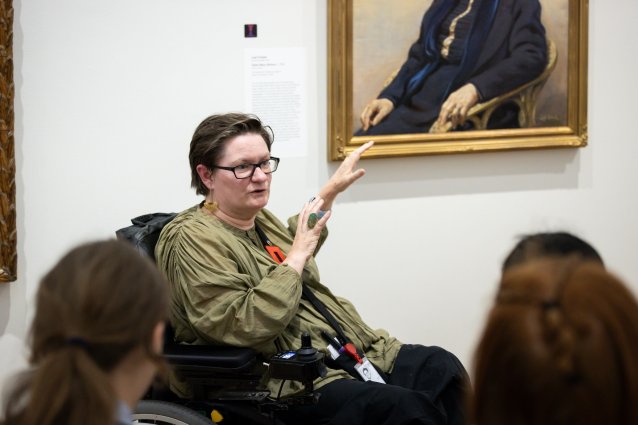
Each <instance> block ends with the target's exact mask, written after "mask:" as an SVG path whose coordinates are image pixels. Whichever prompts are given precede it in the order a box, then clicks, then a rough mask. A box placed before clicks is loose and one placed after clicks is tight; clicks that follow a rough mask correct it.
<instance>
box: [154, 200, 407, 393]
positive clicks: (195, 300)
mask: <svg viewBox="0 0 638 425" xmlns="http://www.w3.org/2000/svg"><path fill="white" fill-rule="evenodd" d="M256 223H257V225H258V226H259V227H260V228H261V229H262V230H263V231H264V233H265V234H266V235H267V236H268V238H269V239H270V240H271V241H272V242H273V243H274V244H275V245H277V246H279V247H280V248H281V249H282V250H283V251H284V253H285V252H289V251H290V248H291V246H292V242H293V238H294V234H295V230H296V228H297V217H296V216H295V217H292V218H290V219H289V220H288V228H286V227H285V226H284V224H283V223H282V222H281V221H279V220H278V219H277V218H276V217H275V216H274V215H273V214H272V213H270V212H269V211H267V210H265V209H264V210H262V211H261V212H260V213H259V214H258V215H257V218H256ZM327 236H328V230H327V229H324V230H323V233H322V235H321V238H320V240H319V244H318V246H317V250H316V251H315V254H316V253H317V251H318V250H319V248H320V247H321V245H322V243H323V242H324V241H325V239H326V237H327ZM155 255H156V258H157V263H158V265H159V267H160V268H161V269H162V270H163V271H164V272H165V273H166V275H167V277H168V279H169V281H170V286H171V295H172V306H171V321H172V323H173V326H174V328H175V338H176V340H177V341H178V342H182V343H187V344H223V345H234V346H239V347H252V348H254V349H255V350H257V351H259V352H260V353H262V354H263V355H264V356H265V357H266V358H268V357H270V356H272V355H273V354H275V353H277V352H280V351H284V350H295V349H297V348H299V346H300V343H301V340H300V338H301V334H302V333H303V332H308V333H309V334H310V335H311V337H312V342H313V345H314V346H315V347H318V348H320V349H322V351H324V352H326V350H325V345H326V344H325V341H324V340H323V339H322V338H321V335H320V331H321V330H325V331H327V332H329V333H331V334H334V333H335V332H334V330H333V329H332V328H331V327H330V325H329V324H328V323H327V321H326V320H325V319H324V317H323V316H322V315H321V314H320V313H319V312H317V311H316V310H315V308H314V307H313V306H312V304H310V303H309V302H308V301H307V300H306V299H302V298H301V290H302V287H301V285H302V280H303V282H304V283H305V284H306V285H307V286H308V287H310V288H311V290H312V291H313V292H314V293H315V295H316V296H317V298H319V299H320V300H321V301H322V302H323V303H324V304H325V305H326V307H327V308H328V309H329V310H330V312H331V313H332V314H333V315H334V316H335V318H336V319H337V321H338V322H339V324H340V325H341V327H342V328H343V331H344V332H345V334H346V336H348V338H350V339H351V340H352V342H354V343H355V344H356V346H357V347H359V348H360V349H363V350H364V351H365V354H366V356H367V357H368V359H369V360H370V361H371V362H372V363H374V364H375V365H376V366H377V367H379V368H381V369H382V370H384V371H386V372H389V371H390V370H391V368H392V364H393V362H394V359H395V357H396V355H397V353H398V351H399V348H400V345H401V343H400V342H399V341H398V340H397V339H396V338H393V337H390V336H389V335H388V333H387V332H386V331H384V330H373V329H371V328H370V327H368V326H367V325H366V324H365V323H364V322H363V320H362V319H361V317H360V316H359V314H358V313H357V311H356V309H355V308H354V306H353V305H352V304H351V303H350V302H349V301H347V300H346V299H344V298H340V297H337V296H335V295H333V294H332V292H330V290H329V289H328V288H327V287H325V286H324V285H322V284H321V282H320V278H319V270H318V268H317V264H316V263H315V260H314V257H313V258H311V259H310V260H309V261H308V262H307V263H306V266H305V268H304V271H303V275H302V276H299V274H298V273H297V272H296V271H295V270H294V269H292V268H291V267H288V266H287V265H286V264H285V263H284V264H277V263H276V262H275V261H274V260H273V259H272V258H271V257H270V255H269V254H268V252H267V251H266V250H265V249H264V246H263V244H262V242H261V240H260V239H259V236H258V234H257V232H256V231H255V229H254V228H253V229H251V230H248V231H245V230H240V229H238V228H235V227H233V226H231V225H229V224H227V223H225V222H222V221H221V220H219V219H217V218H215V217H213V216H212V215H210V214H208V213H206V212H205V211H203V210H201V209H200V208H199V207H198V206H195V207H192V208H189V209H188V210H186V211H184V212H182V213H180V214H178V215H177V216H176V217H175V219H174V220H173V221H171V222H170V223H169V224H168V225H166V227H164V229H163V230H162V233H161V235H160V238H159V241H158V243H157V246H156V249H155ZM339 378H346V379H352V378H351V377H350V375H348V374H347V373H346V372H344V371H342V370H332V369H328V375H327V376H326V377H325V378H320V379H318V380H317V381H316V382H315V385H316V386H317V387H321V386H322V385H325V384H326V383H328V382H331V381H333V380H335V379H339ZM280 383H281V382H280V381H278V380H274V379H271V380H270V381H269V382H268V384H267V385H268V388H269V389H270V390H271V392H273V393H276V392H277V391H278V390H279V385H280ZM171 384H172V385H171V387H172V388H173V389H174V390H176V391H177V392H178V393H181V395H182V396H186V395H187V390H186V388H185V387H184V385H183V384H179V383H175V382H173V380H172V382H171ZM300 390H301V384H300V383H297V382H286V385H285V386H284V388H283V391H282V395H290V394H294V393H296V392H298V391H300Z"/></svg>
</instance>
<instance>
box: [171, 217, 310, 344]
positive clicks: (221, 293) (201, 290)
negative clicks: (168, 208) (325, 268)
mask: <svg viewBox="0 0 638 425" xmlns="http://www.w3.org/2000/svg"><path fill="white" fill-rule="evenodd" d="M210 230H211V229H209V228H207V229H190V231H189V232H184V231H182V232H179V234H177V235H175V236H174V237H173V238H172V239H173V241H172V243H171V247H170V251H171V253H170V256H169V257H167V259H168V261H166V262H165V265H164V269H165V271H166V272H167V273H168V274H169V280H170V281H171V284H172V285H173V286H174V290H175V291H178V292H179V294H177V297H176V298H177V299H181V302H182V303H183V304H184V309H185V314H186V316H187V317H186V319H187V321H188V322H189V323H190V324H191V326H192V328H193V331H194V332H195V334H196V335H197V336H198V338H199V339H201V340H203V341H207V342H211V343H217V344H228V345H234V346H249V347H254V348H257V349H259V347H260V346H266V345H269V344H272V343H273V341H274V340H275V338H276V337H277V336H278V335H279V334H280V333H281V332H282V331H283V330H284V329H285V328H286V326H287V325H288V323H289V322H290V321H291V320H292V319H293V317H294V316H295V314H296V313H297V310H298V308H299V300H300V298H301V277H300V276H299V274H298V273H297V272H296V271H295V270H294V269H292V268H290V267H288V266H286V265H274V264H273V265H272V266H271V267H270V268H269V269H268V270H267V273H265V274H264V275H263V276H262V275H261V272H260V266H259V265H258V263H257V259H256V258H255V257H254V253H252V252H250V250H249V249H246V247H245V246H243V245H241V243H239V242H237V241H233V240H232V239H231V240H229V239H228V238H226V239H224V238H223V237H220V235H215V233H214V232H211V231H210ZM211 233H212V234H211ZM261 270H263V266H262V268H261Z"/></svg>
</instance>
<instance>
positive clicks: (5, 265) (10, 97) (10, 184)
mask: <svg viewBox="0 0 638 425" xmlns="http://www.w3.org/2000/svg"><path fill="white" fill-rule="evenodd" d="M14 93H15V91H14V83H13V4H12V0H0V282H11V281H14V280H16V266H17V253H16V244H17V236H16V207H15V155H14V154H15V152H14V135H13V129H14V122H13V119H14V113H13V111H14V109H13V102H14Z"/></svg>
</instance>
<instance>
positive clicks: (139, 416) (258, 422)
mask: <svg viewBox="0 0 638 425" xmlns="http://www.w3.org/2000/svg"><path fill="white" fill-rule="evenodd" d="M175 215H176V214H173V213H155V214H147V215H143V216H139V217H136V218H134V219H132V220H131V221H132V225H131V226H128V227H125V228H122V229H119V230H118V231H116V236H117V238H118V239H121V240H124V241H127V242H130V243H132V244H133V246H134V247H135V248H137V250H138V251H139V252H140V253H141V254H142V255H146V256H148V257H150V258H151V259H152V260H153V261H155V255H154V251H155V245H156V244H157V239H158V238H159V233H160V231H161V230H162V228H163V227H164V225H166V224H167V223H168V222H170V221H171V220H172V219H173V218H174V217H175ZM164 357H165V359H166V360H167V362H168V364H169V365H170V367H171V369H172V372H173V373H174V374H176V375H177V376H179V377H180V379H182V380H184V381H185V382H186V383H187V384H189V386H190V387H191V389H192V392H193V397H192V398H189V399H183V398H179V397H178V396H177V395H175V394H174V393H172V392H171V391H170V390H169V389H168V388H167V387H166V386H165V385H163V384H161V383H159V382H157V383H154V384H153V385H152V386H151V388H150V389H149V391H148V392H147V394H146V395H145V397H144V398H143V399H142V400H141V401H140V402H139V403H138V406H137V407H136V409H135V411H134V412H133V421H134V423H138V424H173V425H210V424H211V423H219V424H222V425H226V424H227V425H234V424H242V425H285V424H284V423H283V422H282V421H281V420H280V419H279V418H277V412H281V411H284V410H287V409H288V408H289V407H290V406H291V405H297V404H311V403H316V402H317V400H318V396H319V395H318V393H315V392H314V389H313V381H314V380H315V379H316V378H319V377H321V376H325V372H326V369H325V365H324V363H323V354H322V353H320V352H319V351H317V350H316V349H314V348H313V347H312V342H311V341H310V337H309V336H307V335H303V336H302V337H301V341H300V348H299V349H298V350H296V351H288V352H284V353H279V354H277V355H275V356H274V357H272V358H270V359H264V358H262V357H261V356H260V355H259V354H258V353H257V352H256V351H255V350H253V349H251V348H245V347H231V346H205V345H184V344H178V343H176V342H174V334H173V330H172V328H171V326H170V324H167V326H166V332H165V337H164ZM266 373H268V375H269V377H270V378H275V379H282V380H296V381H300V382H302V383H303V385H304V388H305V389H304V391H303V393H301V394H299V395H296V396H292V397H289V398H286V399H279V397H276V398H273V397H272V396H271V394H270V392H269V391H268V390H267V389H265V387H263V382H262V381H263V376H264V375H265V374H266Z"/></svg>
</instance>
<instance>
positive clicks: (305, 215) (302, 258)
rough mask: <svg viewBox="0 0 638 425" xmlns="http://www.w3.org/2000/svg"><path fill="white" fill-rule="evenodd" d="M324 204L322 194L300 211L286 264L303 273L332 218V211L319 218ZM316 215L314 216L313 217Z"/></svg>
mask: <svg viewBox="0 0 638 425" xmlns="http://www.w3.org/2000/svg"><path fill="white" fill-rule="evenodd" d="M323 206H324V200H323V199H322V198H321V197H320V196H315V197H314V198H313V199H312V200H310V201H308V202H306V204H305V205H304V206H303V208H302V209H301V212H300V213H299V218H298V220H297V230H296V232H295V239H294V240H293V241H292V247H290V252H289V253H288V256H287V257H286V261H285V262H286V264H288V266H290V267H292V268H293V269H294V270H296V271H297V273H299V274H300V275H301V273H302V272H303V268H304V266H305V265H306V262H307V261H308V259H309V258H310V257H312V255H313V254H314V252H315V249H316V248H317V244H318V243H319V237H320V236H321V231H322V230H323V228H324V227H326V222H327V221H328V219H329V218H330V215H331V213H332V211H326V212H325V214H323V216H322V217H321V218H319V211H320V210H321V208H322V207H323ZM311 215H314V217H311Z"/></svg>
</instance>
